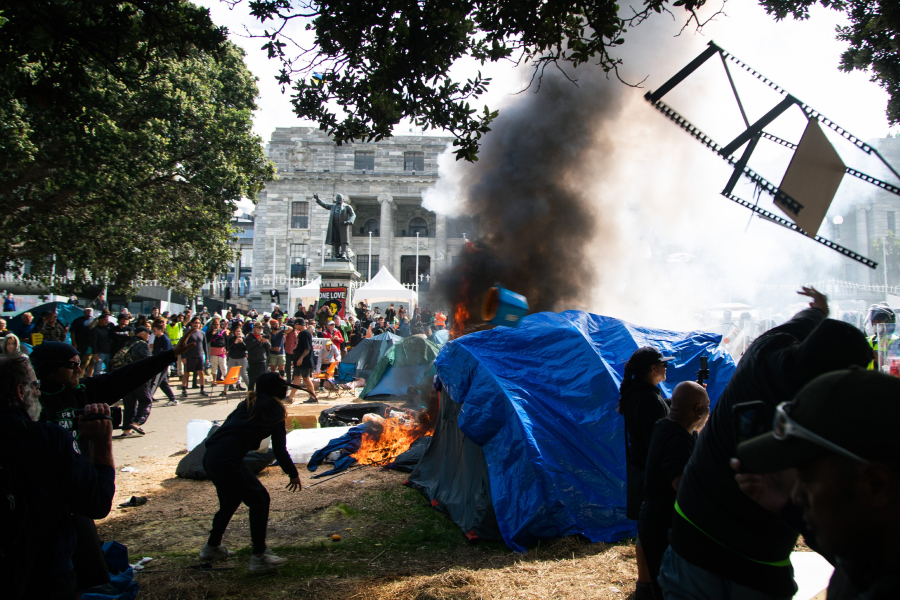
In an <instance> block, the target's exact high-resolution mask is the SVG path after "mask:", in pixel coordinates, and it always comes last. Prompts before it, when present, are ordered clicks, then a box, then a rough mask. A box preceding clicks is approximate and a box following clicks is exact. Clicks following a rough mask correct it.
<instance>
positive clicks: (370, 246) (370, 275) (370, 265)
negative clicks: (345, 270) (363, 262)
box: [366, 231, 372, 281]
mask: <svg viewBox="0 0 900 600" xmlns="http://www.w3.org/2000/svg"><path fill="white" fill-rule="evenodd" d="M366 281H372V232H371V231H370V232H369V276H368V277H367V278H366Z"/></svg>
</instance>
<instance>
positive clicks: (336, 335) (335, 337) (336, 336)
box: [322, 327, 344, 348]
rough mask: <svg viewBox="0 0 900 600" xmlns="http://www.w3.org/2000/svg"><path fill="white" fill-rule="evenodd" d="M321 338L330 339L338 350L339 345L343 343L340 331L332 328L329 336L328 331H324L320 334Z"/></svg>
mask: <svg viewBox="0 0 900 600" xmlns="http://www.w3.org/2000/svg"><path fill="white" fill-rule="evenodd" d="M322 336H323V337H326V338H330V339H331V341H332V342H334V345H335V346H337V347H338V348H340V347H341V344H343V343H344V336H343V335H341V330H340V329H338V328H337V327H335V328H334V331H333V332H332V333H331V334H329V333H328V330H327V329H326V330H325V332H324V333H323V334H322Z"/></svg>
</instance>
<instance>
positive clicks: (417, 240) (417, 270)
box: [416, 231, 419, 296]
mask: <svg viewBox="0 0 900 600" xmlns="http://www.w3.org/2000/svg"><path fill="white" fill-rule="evenodd" d="M418 295H419V232H418V231H417V232H416V296H418Z"/></svg>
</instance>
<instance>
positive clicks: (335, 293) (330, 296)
mask: <svg viewBox="0 0 900 600" xmlns="http://www.w3.org/2000/svg"><path fill="white" fill-rule="evenodd" d="M326 304H327V305H328V306H329V307H331V314H332V316H333V315H337V316H339V317H340V318H342V319H343V318H344V307H345V305H346V304H347V288H345V287H323V288H319V306H318V308H319V309H321V308H322V307H323V306H325V305H326ZM317 311H318V309H317Z"/></svg>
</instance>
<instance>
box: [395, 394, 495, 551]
mask: <svg viewBox="0 0 900 600" xmlns="http://www.w3.org/2000/svg"><path fill="white" fill-rule="evenodd" d="M440 402H441V405H440V410H439V411H438V418H437V422H436V423H435V426H434V434H433V437H432V438H431V443H430V444H429V445H428V448H426V449H425V453H424V454H423V455H422V458H421V459H419V462H418V464H417V465H416V467H415V469H414V470H413V472H412V474H411V475H410V476H409V479H407V480H406V485H408V486H409V487H412V488H415V489H417V490H419V491H420V492H422V494H423V495H424V496H425V497H426V498H427V499H428V500H429V501H430V502H431V505H432V506H433V507H435V508H436V509H438V510H440V511H443V512H445V513H447V515H448V516H449V517H450V518H451V519H452V520H453V522H454V523H456V524H457V525H458V526H459V528H460V529H462V531H463V533H464V534H465V535H466V537H467V538H469V539H470V540H476V539H482V540H502V539H503V536H502V535H500V526H499V525H498V524H497V516H496V515H495V514H494V504H493V502H492V501H491V483H490V479H489V475H488V467H487V460H486V459H485V457H484V451H483V450H482V449H481V446H479V445H477V444H476V443H475V442H473V441H472V440H470V439H469V438H467V437H466V436H465V435H463V432H462V431H460V430H459V425H457V418H458V417H459V411H460V410H461V409H462V405H460V404H457V403H456V402H454V401H453V400H451V399H450V398H449V397H448V396H447V392H446V390H445V391H442V392H441V400H440Z"/></svg>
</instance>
